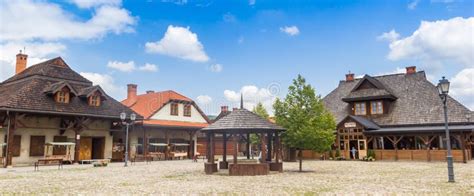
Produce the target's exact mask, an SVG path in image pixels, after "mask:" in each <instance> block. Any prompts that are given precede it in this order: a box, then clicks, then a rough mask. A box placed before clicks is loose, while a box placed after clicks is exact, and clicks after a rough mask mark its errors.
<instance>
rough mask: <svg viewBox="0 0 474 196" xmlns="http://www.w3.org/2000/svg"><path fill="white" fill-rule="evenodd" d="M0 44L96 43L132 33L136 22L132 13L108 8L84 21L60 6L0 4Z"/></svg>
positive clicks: (101, 9)
mask: <svg viewBox="0 0 474 196" xmlns="http://www.w3.org/2000/svg"><path fill="white" fill-rule="evenodd" d="M0 15H1V18H2V20H1V23H2V25H1V26H0V41H31V40H35V41H38V40H42V41H45V40H46V41H48V40H59V39H93V38H101V37H103V36H105V35H106V34H108V33H115V34H120V33H123V32H132V31H133V28H132V26H133V25H134V24H135V22H136V20H135V18H134V17H133V16H131V14H130V12H129V11H127V10H125V9H123V8H119V7H115V6H109V5H104V6H100V7H98V8H97V9H94V10H93V13H92V17H91V18H90V19H88V20H81V19H80V18H79V17H78V16H76V15H74V14H73V13H71V12H68V11H65V10H63V9H62V8H61V7H60V6H59V5H58V4H54V3H49V2H44V1H29V0H25V1H12V0H5V1H1V2H0Z"/></svg>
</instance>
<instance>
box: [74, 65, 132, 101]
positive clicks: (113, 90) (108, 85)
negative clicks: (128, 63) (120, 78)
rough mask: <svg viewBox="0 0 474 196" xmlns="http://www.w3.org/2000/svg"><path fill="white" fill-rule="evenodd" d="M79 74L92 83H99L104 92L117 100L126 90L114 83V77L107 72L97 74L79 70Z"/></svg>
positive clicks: (120, 98)
mask: <svg viewBox="0 0 474 196" xmlns="http://www.w3.org/2000/svg"><path fill="white" fill-rule="evenodd" d="M80 74H81V75H82V76H83V77H85V78H87V79H88V80H90V81H92V83H94V85H99V86H100V87H102V88H103V89H104V91H105V93H107V94H108V95H110V96H112V97H114V98H115V99H117V100H122V99H123V97H124V96H125V95H124V93H123V92H126V91H125V88H122V87H120V86H118V85H117V84H115V81H114V78H113V77H112V76H110V75H108V74H99V73H91V72H81V73H80Z"/></svg>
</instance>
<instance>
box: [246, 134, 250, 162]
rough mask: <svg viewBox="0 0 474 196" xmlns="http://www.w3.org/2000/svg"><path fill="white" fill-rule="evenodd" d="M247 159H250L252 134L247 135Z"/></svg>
mask: <svg viewBox="0 0 474 196" xmlns="http://www.w3.org/2000/svg"><path fill="white" fill-rule="evenodd" d="M246 145H247V146H246V147H247V159H250V153H251V152H250V133H247V143H246Z"/></svg>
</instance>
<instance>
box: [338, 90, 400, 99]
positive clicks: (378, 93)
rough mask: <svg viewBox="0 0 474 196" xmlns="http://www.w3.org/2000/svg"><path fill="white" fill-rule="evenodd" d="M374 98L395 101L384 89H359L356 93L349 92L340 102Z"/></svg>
mask: <svg viewBox="0 0 474 196" xmlns="http://www.w3.org/2000/svg"><path fill="white" fill-rule="evenodd" d="M374 98H380V99H391V100H394V99H396V97H395V96H393V95H392V94H391V93H389V92H388V91H387V90H385V89H375V88H369V89H360V90H357V91H351V92H350V93H349V94H348V95H347V96H346V97H344V98H342V100H343V101H345V102H350V101H363V100H371V99H374Z"/></svg>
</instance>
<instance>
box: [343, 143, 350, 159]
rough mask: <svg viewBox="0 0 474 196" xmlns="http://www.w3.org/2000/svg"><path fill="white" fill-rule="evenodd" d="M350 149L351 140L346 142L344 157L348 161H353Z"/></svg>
mask: <svg viewBox="0 0 474 196" xmlns="http://www.w3.org/2000/svg"><path fill="white" fill-rule="evenodd" d="M350 150H351V149H350V148H349V140H344V157H346V159H351V154H350V153H351V152H350Z"/></svg>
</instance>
